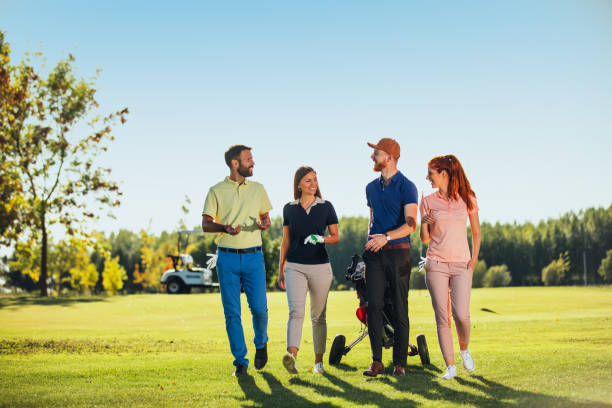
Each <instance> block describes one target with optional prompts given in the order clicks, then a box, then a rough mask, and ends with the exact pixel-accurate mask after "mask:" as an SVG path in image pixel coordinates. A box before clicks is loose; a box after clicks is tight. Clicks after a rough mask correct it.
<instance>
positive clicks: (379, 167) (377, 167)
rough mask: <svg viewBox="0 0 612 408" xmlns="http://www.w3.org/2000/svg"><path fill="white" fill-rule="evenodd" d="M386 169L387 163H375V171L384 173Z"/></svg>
mask: <svg viewBox="0 0 612 408" xmlns="http://www.w3.org/2000/svg"><path fill="white" fill-rule="evenodd" d="M385 167H387V164H386V163H376V162H375V163H374V171H383V169H384V168H385Z"/></svg>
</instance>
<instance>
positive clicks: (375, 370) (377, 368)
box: [363, 361, 385, 377]
mask: <svg viewBox="0 0 612 408" xmlns="http://www.w3.org/2000/svg"><path fill="white" fill-rule="evenodd" d="M384 370H385V366H384V365H383V363H381V362H380V361H372V364H370V368H368V369H367V370H365V371H364V372H363V375H365V376H366V377H376V376H377V375H378V374H380V373H382V372H383V371H384Z"/></svg>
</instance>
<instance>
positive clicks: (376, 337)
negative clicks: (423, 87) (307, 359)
mask: <svg viewBox="0 0 612 408" xmlns="http://www.w3.org/2000/svg"><path fill="white" fill-rule="evenodd" d="M368 145H369V146H370V147H371V148H373V149H374V153H373V154H372V160H373V161H374V171H377V172H380V173H381V175H380V177H378V178H376V179H375V180H374V181H372V182H370V183H369V184H368V185H367V186H366V197H367V203H368V207H370V231H369V235H368V242H367V244H366V246H365V249H366V251H365V252H364V254H363V260H364V262H365V265H366V283H367V285H366V287H367V300H368V306H367V318H368V332H369V335H370V346H371V348H372V364H371V365H370V368H369V369H367V370H365V371H364V372H363V375H365V376H369V377H376V376H377V375H378V374H380V373H382V372H383V371H384V366H383V363H382V346H383V344H382V341H383V318H382V313H383V309H384V306H385V300H384V298H385V288H386V287H387V286H388V288H389V295H390V297H391V303H392V305H393V307H392V315H391V316H389V318H390V319H391V321H392V322H393V326H394V329H395V332H394V335H393V339H394V342H393V365H394V370H393V375H395V376H404V375H406V373H405V371H404V365H406V357H407V356H408V332H409V328H410V326H409V321H408V288H409V283H410V270H411V267H412V259H411V256H410V233H412V232H413V231H414V230H415V228H416V217H417V202H418V195H417V189H416V186H415V185H414V183H413V182H412V181H410V180H408V179H407V178H406V177H405V176H404V175H403V174H402V173H401V172H399V171H398V170H397V160H398V159H399V157H400V146H399V144H398V143H397V142H396V141H395V140H393V139H389V138H383V139H381V140H380V141H379V142H378V143H377V144H372V143H368Z"/></svg>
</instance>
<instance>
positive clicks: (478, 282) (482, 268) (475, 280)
mask: <svg viewBox="0 0 612 408" xmlns="http://www.w3.org/2000/svg"><path fill="white" fill-rule="evenodd" d="M486 273H487V263H486V262H485V261H484V260H483V259H481V260H480V261H478V262H477V263H476V266H475V267H474V274H473V275H472V287H473V288H481V287H482V280H483V278H484V276H485V274H486Z"/></svg>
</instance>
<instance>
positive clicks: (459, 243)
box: [419, 191, 478, 262]
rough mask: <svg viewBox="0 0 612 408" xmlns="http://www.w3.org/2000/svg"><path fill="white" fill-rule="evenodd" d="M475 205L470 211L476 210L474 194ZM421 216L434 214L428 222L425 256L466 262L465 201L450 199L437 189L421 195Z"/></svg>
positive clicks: (468, 252) (468, 254) (445, 260)
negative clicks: (427, 242)
mask: <svg viewBox="0 0 612 408" xmlns="http://www.w3.org/2000/svg"><path fill="white" fill-rule="evenodd" d="M472 200H473V203H474V208H472V211H470V213H475V212H478V204H477V203H476V197H472ZM419 210H420V212H421V218H422V217H424V216H425V215H426V214H433V216H434V220H435V221H434V222H433V224H429V236H430V237H431V241H430V242H429V247H428V248H427V258H428V259H432V260H436V261H439V262H468V261H469V260H470V258H471V254H470V247H469V246H468V240H467V218H468V210H467V206H466V205H465V202H464V201H463V200H462V199H461V198H459V199H458V200H449V199H447V198H446V197H444V196H443V195H442V194H440V192H439V191H436V192H435V193H433V194H430V195H428V196H427V197H424V198H423V199H422V200H421V206H420V209H419Z"/></svg>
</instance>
